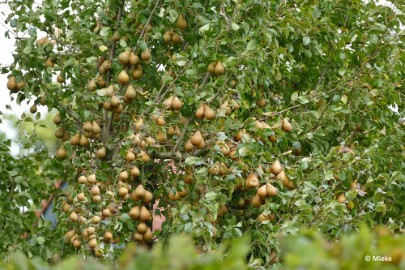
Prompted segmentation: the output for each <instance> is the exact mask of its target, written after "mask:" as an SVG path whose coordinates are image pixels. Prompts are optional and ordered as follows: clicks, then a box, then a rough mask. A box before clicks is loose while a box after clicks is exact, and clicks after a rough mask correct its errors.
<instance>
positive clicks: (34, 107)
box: [30, 104, 38, 113]
mask: <svg viewBox="0 0 405 270" xmlns="http://www.w3.org/2000/svg"><path fill="white" fill-rule="evenodd" d="M37 110H38V109H37V105H36V104H34V105H32V106H31V108H30V113H36V112H37Z"/></svg>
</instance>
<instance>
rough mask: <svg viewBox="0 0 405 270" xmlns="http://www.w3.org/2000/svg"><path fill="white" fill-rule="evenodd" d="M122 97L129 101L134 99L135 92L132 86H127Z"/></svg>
mask: <svg viewBox="0 0 405 270" xmlns="http://www.w3.org/2000/svg"><path fill="white" fill-rule="evenodd" d="M124 97H126V98H127V99H129V100H132V99H134V98H135V97H136V90H135V88H134V87H133V86H132V85H128V87H127V90H126V91H125V94H124Z"/></svg>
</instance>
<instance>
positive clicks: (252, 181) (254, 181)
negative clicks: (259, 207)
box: [245, 173, 260, 189]
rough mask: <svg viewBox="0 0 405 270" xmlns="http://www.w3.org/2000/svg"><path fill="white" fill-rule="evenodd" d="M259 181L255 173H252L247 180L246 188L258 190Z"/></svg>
mask: <svg viewBox="0 0 405 270" xmlns="http://www.w3.org/2000/svg"><path fill="white" fill-rule="evenodd" d="M259 184H260V183H259V179H258V178H257V176H256V175H255V174H254V173H250V174H249V175H248V177H247V178H246V182H245V186H246V188H248V189H251V188H257V187H258V186H259Z"/></svg>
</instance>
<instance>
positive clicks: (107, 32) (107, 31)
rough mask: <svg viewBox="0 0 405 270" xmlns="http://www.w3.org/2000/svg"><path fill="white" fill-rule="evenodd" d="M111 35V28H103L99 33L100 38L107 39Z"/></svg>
mask: <svg viewBox="0 0 405 270" xmlns="http://www.w3.org/2000/svg"><path fill="white" fill-rule="evenodd" d="M109 35H111V27H103V28H102V29H101V31H100V36H102V37H107V36H109Z"/></svg>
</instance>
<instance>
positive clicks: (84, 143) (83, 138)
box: [79, 134, 90, 147]
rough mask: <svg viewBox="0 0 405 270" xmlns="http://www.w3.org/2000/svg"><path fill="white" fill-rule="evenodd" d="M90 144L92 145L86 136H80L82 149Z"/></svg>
mask: <svg viewBox="0 0 405 270" xmlns="http://www.w3.org/2000/svg"><path fill="white" fill-rule="evenodd" d="M89 143H90V141H89V139H88V138H87V137H86V136H84V135H83V134H82V135H81V136H80V141H79V145H80V146H81V147H86V146H88V145H89Z"/></svg>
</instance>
